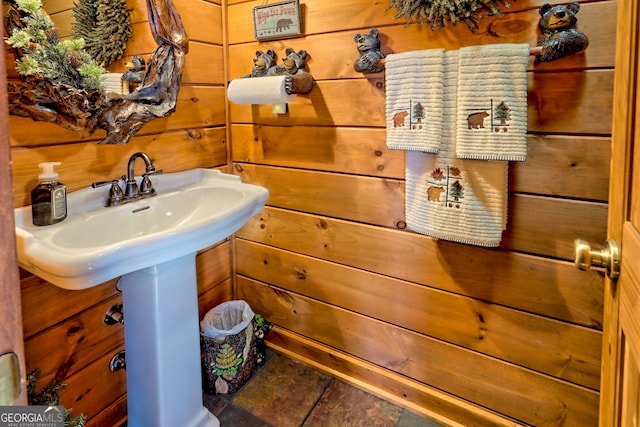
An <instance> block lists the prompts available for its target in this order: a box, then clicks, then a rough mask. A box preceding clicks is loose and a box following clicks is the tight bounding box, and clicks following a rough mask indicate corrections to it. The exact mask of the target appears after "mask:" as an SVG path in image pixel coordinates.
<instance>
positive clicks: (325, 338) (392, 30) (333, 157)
mask: <svg viewBox="0 0 640 427" xmlns="http://www.w3.org/2000/svg"><path fill="white" fill-rule="evenodd" d="M543 2H544V1H543V0H524V1H518V2H514V3H513V4H512V7H511V8H510V9H509V12H508V13H507V14H506V15H505V16H504V17H502V18H497V17H496V18H489V19H485V20H484V21H482V22H481V25H480V29H479V30H478V31H477V32H476V33H475V34H473V33H471V32H470V31H468V30H467V28H466V27H464V26H462V25H461V26H457V27H453V28H448V29H446V30H444V31H438V32H432V31H431V30H430V29H428V28H422V27H419V26H417V25H405V22H402V21H398V20H396V19H394V13H395V11H394V10H391V11H386V8H387V5H388V2H371V1H368V0H344V1H340V2H337V1H326V0H304V1H301V3H302V4H301V8H302V16H303V28H304V36H302V37H297V38H291V39H283V40H275V41H262V42H257V41H256V40H255V39H254V35H253V27H252V8H253V7H254V6H257V5H261V4H263V3H264V2H262V1H257V0H256V1H241V0H229V1H228V9H227V10H228V23H227V25H228V28H230V29H233V31H229V34H228V37H229V77H230V78H238V77H240V76H242V75H245V74H247V73H248V72H249V71H250V69H251V65H252V58H253V57H254V54H255V52H256V50H263V51H265V50H267V49H274V50H275V51H276V52H277V54H278V55H279V57H282V56H283V55H284V51H285V49H286V48H287V47H292V48H294V49H295V50H299V49H305V50H307V52H308V53H309V55H310V59H309V62H308V71H309V72H310V73H311V74H312V75H313V76H314V79H315V82H314V88H313V90H312V92H311V93H310V94H309V95H305V96H298V97H297V99H296V100H295V101H294V102H292V103H291V104H290V105H289V112H288V114H286V115H274V114H272V113H271V106H269V105H236V104H230V107H229V110H230V120H231V124H230V130H231V141H232V147H231V151H232V160H233V169H234V172H235V173H237V174H239V175H240V176H242V178H243V179H244V180H245V181H248V182H252V183H257V184H261V185H264V186H265V187H267V188H268V189H269V191H270V192H271V197H270V199H269V200H268V202H267V204H268V206H267V208H266V209H265V211H264V212H263V213H262V214H261V215H258V216H256V217H254V218H253V219H252V220H251V221H250V222H249V223H248V224H247V226H245V227H244V228H243V229H242V230H241V231H240V232H239V233H237V237H236V242H235V245H236V252H237V258H236V263H237V277H236V289H235V291H236V292H235V297H237V298H243V299H245V300H247V301H248V302H249V303H250V305H251V306H252V307H253V309H254V311H256V312H258V313H261V314H263V315H264V316H265V317H266V318H267V319H269V320H270V321H272V322H274V323H275V324H276V325H277V327H276V328H275V329H274V331H273V332H272V333H271V334H270V336H269V345H270V346H271V347H272V348H274V349H275V350H277V351H281V352H283V353H285V354H289V355H291V356H293V357H295V358H298V359H300V360H303V361H305V362H307V363H310V364H312V365H314V366H317V367H319V368H320V369H323V370H325V371H326V372H329V373H331V374H332V375H335V376H338V377H340V378H343V379H345V380H347V381H350V382H352V383H353V384H356V385H358V386H360V387H363V388H365V389H367V390H368V391H371V392H374V393H377V394H379V395H380V396H383V397H385V398H387V399H390V400H393V401H396V402H398V403H400V404H402V405H404V406H406V407H408V408H411V409H412V410H415V411H418V412H421V413H423V414H425V415H427V416H431V417H433V418H434V419H437V420H440V421H442V422H445V421H446V420H448V421H446V422H447V423H460V424H461V425H465V426H470V425H505V426H507V425H509V426H513V425H537V426H541V425H545V426H560V425H562V426H580V427H584V426H594V425H596V424H597V419H598V399H599V393H598V389H599V377H600V351H601V338H602V337H601V328H602V301H603V295H602V292H603V275H602V273H601V272H593V271H592V272H580V271H578V270H577V269H576V268H575V267H574V266H573V263H572V261H571V260H572V247H573V239H575V238H576V237H579V236H580V237H584V238H586V239H587V240H589V241H591V242H594V244H600V243H601V242H604V240H605V234H606V216H607V192H608V170H609V157H610V148H609V145H610V128H611V125H610V123H611V118H612V117H611V110H612V87H613V67H614V44H615V40H614V37H615V36H614V35H615V30H614V29H615V17H616V2H615V1H594V2H583V3H581V6H582V8H581V10H580V12H579V14H578V18H579V23H578V25H579V28H581V29H582V30H583V31H584V32H585V33H586V34H587V35H588V36H589V38H590V46H589V48H588V50H587V51H586V53H585V54H581V55H576V56H573V57H570V58H565V59H561V60H558V61H555V62H550V63H544V64H534V62H533V59H532V60H531V61H530V64H529V73H528V74H529V97H528V100H529V101H528V104H529V119H528V129H529V132H528V157H527V161H526V162H524V163H519V164H513V163H512V164H511V165H510V171H509V211H508V212H509V213H508V226H507V230H506V232H505V233H504V236H503V240H502V243H501V245H500V247H499V248H497V249H485V248H479V247H473V246H467V245H462V244H456V243H451V242H445V241H438V240H434V239H431V238H428V237H425V236H422V235H418V234H415V233H411V232H408V231H406V230H404V226H405V223H404V185H405V181H404V161H405V157H404V153H403V152H401V151H390V150H387V149H386V147H385V129H384V125H385V119H384V114H385V87H384V74H377V75H370V76H364V75H362V74H359V73H356V72H355V71H354V70H353V62H354V60H355V59H356V58H357V52H356V46H355V43H354V40H353V38H354V36H355V34H356V33H358V32H360V33H366V32H368V31H369V29H370V28H371V27H377V28H378V29H379V30H380V34H381V41H382V44H383V50H384V51H385V52H386V53H399V52H404V51H410V50H416V49H429V48H446V49H458V48H460V47H463V46H469V45H478V44H489V43H503V42H517V43H529V44H531V45H535V44H536V41H537V38H538V28H537V24H538V20H539V13H538V8H539V6H540V5H541V4H542V3H543Z"/></svg>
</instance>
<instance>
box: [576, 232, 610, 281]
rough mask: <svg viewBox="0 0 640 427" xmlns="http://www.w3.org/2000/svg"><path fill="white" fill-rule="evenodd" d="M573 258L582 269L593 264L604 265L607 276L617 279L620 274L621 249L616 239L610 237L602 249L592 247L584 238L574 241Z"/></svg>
mask: <svg viewBox="0 0 640 427" xmlns="http://www.w3.org/2000/svg"><path fill="white" fill-rule="evenodd" d="M573 247H574V251H573V259H574V261H575V264H576V267H578V268H579V269H580V270H589V269H590V268H591V266H595V267H604V269H605V270H606V272H607V276H608V277H609V279H611V280H616V279H617V278H618V275H619V274H620V251H619V250H618V244H617V243H616V242H615V240H612V239H608V240H607V241H606V242H604V247H603V248H602V249H600V250H594V249H591V246H590V245H589V243H587V241H586V240H584V239H576V240H574V242H573Z"/></svg>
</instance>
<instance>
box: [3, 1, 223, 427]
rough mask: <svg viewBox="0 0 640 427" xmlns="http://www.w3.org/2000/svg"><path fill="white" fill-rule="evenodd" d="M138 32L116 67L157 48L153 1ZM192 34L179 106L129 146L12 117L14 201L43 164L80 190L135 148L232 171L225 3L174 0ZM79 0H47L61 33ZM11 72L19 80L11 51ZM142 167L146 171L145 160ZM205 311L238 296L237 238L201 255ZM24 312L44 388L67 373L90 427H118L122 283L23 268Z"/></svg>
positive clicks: (116, 171) (139, 13)
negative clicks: (113, 366) (83, 286)
mask: <svg viewBox="0 0 640 427" xmlns="http://www.w3.org/2000/svg"><path fill="white" fill-rule="evenodd" d="M127 4H128V5H129V6H130V7H131V8H132V9H133V11H132V13H131V19H132V24H133V31H134V35H133V38H132V40H130V41H129V43H128V48H127V52H126V53H125V58H124V59H123V60H121V61H119V62H118V63H117V64H114V65H113V66H112V68H113V70H114V71H116V70H117V71H124V60H125V59H129V58H130V57H131V56H132V55H134V54H139V55H142V56H144V57H145V58H148V56H149V54H150V53H151V51H152V50H153V49H154V48H155V46H156V45H155V43H154V41H153V38H152V36H151V32H150V30H149V26H148V23H147V10H146V4H145V1H144V0H131V1H128V2H127ZM174 4H175V6H176V8H177V9H178V12H179V13H180V15H181V17H182V20H183V23H184V26H185V29H186V31H187V34H188V36H189V38H190V45H189V53H188V55H187V56H186V66H185V70H184V76H183V86H182V88H181V90H180V94H179V100H178V104H177V109H176V112H175V113H174V114H173V115H171V116H170V117H168V118H165V119H158V120H155V121H153V122H151V123H149V124H147V125H146V126H145V127H144V128H143V129H142V131H141V132H140V133H139V134H138V136H136V137H134V139H133V140H132V142H130V143H129V144H128V145H123V146H110V145H98V144H97V143H96V142H97V141H100V140H101V139H102V138H103V137H104V132H102V131H100V132H101V133H100V134H99V133H96V134H95V135H88V134H84V133H81V132H77V133H76V132H70V131H66V130H64V129H63V128H61V127H59V126H57V125H53V124H47V123H37V122H34V121H32V120H31V119H26V118H20V117H15V116H11V117H10V119H9V124H10V134H11V156H12V169H13V194H14V204H15V206H16V207H17V206H23V205H27V204H30V203H31V202H30V199H29V192H30V190H31V188H32V187H33V186H34V185H35V184H36V183H37V176H38V174H39V172H38V170H39V169H38V163H39V162H42V161H60V162H62V165H61V166H60V167H59V168H58V170H59V172H60V179H61V181H62V182H64V183H65V184H67V186H68V190H69V191H73V190H77V189H79V188H82V187H85V186H88V185H89V184H91V182H94V181H104V180H107V179H114V178H118V177H120V176H122V175H123V174H125V173H126V166H127V160H128V158H129V156H130V155H131V154H133V153H134V152H136V151H145V152H147V153H149V154H150V155H151V157H152V158H153V159H154V161H155V165H156V167H157V168H158V169H163V170H164V171H165V172H175V171H180V170H185V169H190V168H195V167H206V168H221V169H223V170H224V171H226V168H227V145H228V144H227V138H226V116H225V90H224V82H225V81H226V80H225V78H224V59H223V58H224V55H223V51H224V46H223V40H224V38H223V30H222V16H223V14H222V5H221V2H220V0H215V1H203V0H179V1H174ZM72 7H73V1H72V0H46V2H45V8H46V9H47V11H48V12H49V13H50V15H51V16H52V18H53V19H54V21H55V22H56V24H57V26H58V28H59V30H60V34H61V35H62V36H67V35H69V34H70V31H71V30H70V28H71V22H72V19H73V18H72V12H71V8H72ZM8 58H9V59H8V60H7V64H8V70H7V71H8V74H9V77H10V78H11V77H14V78H15V77H16V73H15V70H14V69H13V57H8ZM136 172H137V174H141V173H142V172H143V170H142V166H140V165H136ZM197 268H198V279H199V280H198V292H199V303H200V312H201V314H202V315H203V314H204V313H205V312H206V311H207V310H209V309H210V308H212V307H214V306H215V305H217V304H218V303H220V302H222V301H225V300H229V299H231V298H232V271H231V242H230V241H225V242H222V243H220V244H218V245H215V246H214V247H212V248H209V249H208V250H204V251H202V252H201V253H200V254H199V255H198V257H197ZM21 286H22V305H23V307H22V309H23V318H24V319H23V323H24V337H25V351H26V364H27V370H28V371H31V370H33V369H35V368H40V369H41V370H42V379H41V382H40V383H39V384H40V385H44V384H45V383H46V382H48V381H49V380H51V379H52V378H57V379H58V380H65V381H67V382H68V383H69V387H68V389H67V390H66V391H65V392H64V393H63V394H62V404H63V405H64V406H65V407H67V408H73V414H74V415H75V414H79V413H84V414H85V415H86V416H87V417H88V419H89V421H88V424H87V425H88V426H89V427H96V426H104V427H112V426H114V425H119V422H120V421H121V420H123V419H124V418H125V417H126V379H125V372H124V371H119V372H115V373H114V372H111V371H109V369H108V365H109V360H110V359H111V357H112V356H113V355H115V354H116V353H117V352H119V351H120V350H122V349H123V348H124V334H123V327H122V326H121V325H114V326H106V325H104V324H103V323H102V319H103V317H104V314H105V312H106V311H107V310H108V309H109V308H110V307H111V306H112V305H114V304H116V303H118V302H121V301H122V296H121V294H120V292H118V291H117V290H116V280H113V281H110V282H108V283H105V284H103V285H100V286H97V287H95V288H92V289H89V290H85V291H66V290H62V289H59V288H57V287H55V286H53V285H51V284H49V283H47V282H44V281H43V280H41V279H40V278H38V277H36V276H33V275H31V274H29V273H27V272H25V271H21Z"/></svg>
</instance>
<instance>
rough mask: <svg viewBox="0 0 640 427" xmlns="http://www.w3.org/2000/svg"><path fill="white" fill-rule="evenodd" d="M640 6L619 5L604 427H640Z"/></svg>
mask: <svg viewBox="0 0 640 427" xmlns="http://www.w3.org/2000/svg"><path fill="white" fill-rule="evenodd" d="M639 12H640V10H638V2H637V0H619V1H618V28H617V40H616V46H617V47H616V73H615V76H616V80H615V88H614V92H615V93H614V114H613V117H614V119H613V143H612V144H613V145H612V156H613V157H612V162H611V183H610V190H609V221H608V235H609V238H611V239H614V240H616V241H617V242H618V244H619V246H620V249H621V252H620V256H621V258H620V261H621V264H620V277H619V279H618V281H617V283H616V282H613V281H610V280H607V286H606V287H605V292H606V294H605V313H604V314H605V317H604V322H605V323H604V339H603V352H602V356H603V357H602V360H603V371H602V383H601V384H602V387H601V405H600V426H602V427H610V426H621V427H627V426H638V425H640V146H638V145H636V144H637V143H638V142H640V85H639V82H640V70H639V66H638V61H639V59H640V46H639V39H640V36H639V28H640V26H639V25H640V17H639V16H638V14H639Z"/></svg>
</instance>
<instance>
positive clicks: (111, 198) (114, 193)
mask: <svg viewBox="0 0 640 427" xmlns="http://www.w3.org/2000/svg"><path fill="white" fill-rule="evenodd" d="M108 184H111V188H110V189H109V195H108V196H107V199H106V200H105V202H104V205H105V206H106V207H109V206H118V205H119V204H120V203H121V202H122V199H123V198H124V193H123V192H122V188H121V187H120V181H119V180H117V179H114V180H112V181H99V182H94V183H93V184H91V187H93V188H98V187H102V186H105V185H108Z"/></svg>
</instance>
